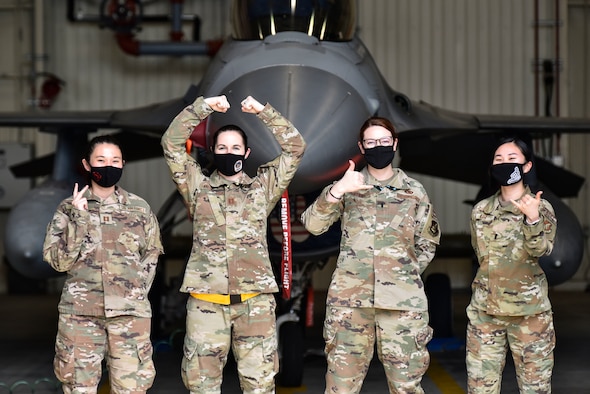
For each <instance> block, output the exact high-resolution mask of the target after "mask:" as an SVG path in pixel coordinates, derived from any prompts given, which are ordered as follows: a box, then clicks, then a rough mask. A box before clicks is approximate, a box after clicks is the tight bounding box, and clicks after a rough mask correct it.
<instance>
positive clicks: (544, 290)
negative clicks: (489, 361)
mask: <svg viewBox="0 0 590 394" xmlns="http://www.w3.org/2000/svg"><path fill="white" fill-rule="evenodd" d="M526 193H530V190H529V189H528V188H527V190H526ZM499 196H500V194H499V192H498V193H496V194H495V195H493V196H491V197H489V198H487V199H485V200H482V201H480V202H479V203H477V204H476V205H475V207H474V208H473V210H472V212H471V243H472V245H473V249H474V250H475V253H476V255H477V259H478V261H479V269H478V270H477V274H476V276H475V279H474V280H473V283H472V290H473V295H472V297H471V305H472V306H473V307H475V308H477V309H480V310H483V311H485V312H486V313H488V314H490V315H504V316H526V315H534V314H537V313H540V312H544V311H548V310H550V309H551V304H550V302H549V296H548V284H547V278H546V277H545V273H544V272H543V269H542V268H541V266H540V265H539V257H541V256H543V255H545V254H549V253H551V251H552V250H553V239H554V238H555V231H556V228H557V221H556V218H555V214H554V212H553V207H552V206H551V204H550V203H549V202H548V201H546V200H543V199H542V200H541V205H540V206H539V214H540V220H539V222H537V223H536V224H533V225H529V224H526V223H525V218H524V214H523V213H522V212H520V210H519V209H518V208H516V206H514V204H512V203H508V204H504V203H501V202H500V199H499Z"/></svg>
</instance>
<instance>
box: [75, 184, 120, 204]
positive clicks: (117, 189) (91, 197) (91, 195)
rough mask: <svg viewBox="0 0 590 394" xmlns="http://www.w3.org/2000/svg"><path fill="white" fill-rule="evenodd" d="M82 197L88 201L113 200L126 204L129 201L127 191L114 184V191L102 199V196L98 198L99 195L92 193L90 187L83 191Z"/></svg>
mask: <svg viewBox="0 0 590 394" xmlns="http://www.w3.org/2000/svg"><path fill="white" fill-rule="evenodd" d="M84 197H86V199H87V200H88V201H101V202H109V201H111V200H115V201H116V202H118V203H119V204H127V202H128V201H129V194H128V193H127V191H126V190H124V189H123V188H121V187H119V186H115V191H114V192H113V194H111V195H110V196H108V197H107V198H106V199H104V200H103V199H102V198H100V197H99V196H97V195H96V194H94V193H93V192H92V189H90V188H89V189H88V190H86V193H84Z"/></svg>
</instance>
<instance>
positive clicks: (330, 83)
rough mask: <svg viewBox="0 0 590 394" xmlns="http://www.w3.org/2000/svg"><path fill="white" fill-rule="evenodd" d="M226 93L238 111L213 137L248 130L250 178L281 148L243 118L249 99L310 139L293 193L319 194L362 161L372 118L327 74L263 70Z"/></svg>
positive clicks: (217, 117)
mask: <svg viewBox="0 0 590 394" xmlns="http://www.w3.org/2000/svg"><path fill="white" fill-rule="evenodd" d="M224 92H226V93H225V94H226V95H227V96H228V99H229V101H230V104H231V105H232V107H231V109H230V111H228V112H227V113H225V114H214V115H213V117H212V121H211V122H210V125H209V133H210V134H211V133H212V132H214V130H216V129H217V128H218V127H220V126H223V125H225V124H230V123H233V124H237V125H240V126H241V127H243V128H244V130H245V131H246V133H247V134H248V142H249V145H250V147H251V149H252V153H251V155H250V158H249V159H248V161H247V170H248V172H249V173H252V172H253V171H252V170H254V171H255V169H256V168H257V167H258V166H259V165H260V164H262V163H265V162H267V161H269V160H272V159H273V158H275V157H276V156H278V155H279V154H280V147H279V145H278V143H277V142H276V141H275V139H274V137H273V136H272V135H271V134H270V133H268V131H266V130H264V127H263V125H262V124H261V122H260V121H258V120H257V119H255V118H253V117H247V116H245V115H244V114H242V113H241V111H240V108H239V103H240V100H241V99H243V98H244V97H246V96H248V95H252V96H253V97H255V98H256V99H257V100H258V101H260V102H263V103H264V102H268V103H270V104H271V105H272V106H273V107H275V108H276V109H277V110H278V111H279V112H281V113H282V114H283V115H284V116H285V117H286V118H287V119H289V120H290V121H291V122H292V123H293V124H294V125H295V127H296V128H297V129H298V130H299V132H300V133H301V134H302V135H303V137H304V139H305V142H306V144H307V147H306V151H305V155H304V157H303V161H302V162H301V165H300V167H299V169H298V171H297V175H296V177H295V179H294V180H293V182H292V183H291V185H290V186H289V191H290V192H292V193H298V194H299V193H307V192H310V191H313V190H317V189H318V188H321V187H323V186H324V185H326V184H327V183H329V182H331V181H332V180H334V179H337V178H339V177H340V176H342V174H343V173H344V171H345V170H346V168H347V167H348V164H347V163H348V160H349V159H354V158H356V161H358V160H359V159H360V152H359V149H358V146H357V140H358V133H359V129H360V127H361V125H362V124H363V122H364V121H365V120H366V119H367V118H368V117H369V116H370V115H371V112H370V110H369V108H367V105H366V103H365V101H364V100H363V98H362V97H361V96H360V94H359V93H358V92H357V91H356V90H355V89H354V88H353V87H352V86H351V85H350V84H349V83H347V82H346V81H345V80H343V79H341V78H339V77H337V76H335V75H333V74H331V73H329V72H326V71H325V70H320V69H316V68H313V67H298V66H293V65H286V66H274V67H272V68H268V69H260V70H256V71H253V72H251V73H249V74H246V75H244V76H243V77H241V78H238V79H236V80H234V81H233V82H232V83H231V84H230V85H228V86H227V87H226V88H225V89H224Z"/></svg>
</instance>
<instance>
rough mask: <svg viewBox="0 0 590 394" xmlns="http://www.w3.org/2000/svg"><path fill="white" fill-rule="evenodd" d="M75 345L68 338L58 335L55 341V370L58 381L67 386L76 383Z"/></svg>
mask: <svg viewBox="0 0 590 394" xmlns="http://www.w3.org/2000/svg"><path fill="white" fill-rule="evenodd" d="M74 360H75V358H74V344H73V343H72V342H71V341H69V340H68V339H67V338H65V337H63V336H61V335H59V334H58V335H57V338H56V339H55V358H54V359H53V370H54V372H55V376H56V377H57V378H58V380H59V381H60V382H62V383H65V384H72V383H74V377H75V365H74V363H75V362H74Z"/></svg>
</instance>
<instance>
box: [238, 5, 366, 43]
mask: <svg viewBox="0 0 590 394" xmlns="http://www.w3.org/2000/svg"><path fill="white" fill-rule="evenodd" d="M231 18H232V22H233V32H232V36H233V38H234V39H236V40H262V39H264V38H265V37H266V36H269V35H274V34H277V33H279V32H283V31H298V32H302V33H306V34H308V35H310V36H314V37H317V38H318V39H319V40H323V41H349V40H351V39H352V37H353V35H354V32H355V28H356V18H357V15H356V3H355V0H234V1H233V2H232V10H231Z"/></svg>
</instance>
